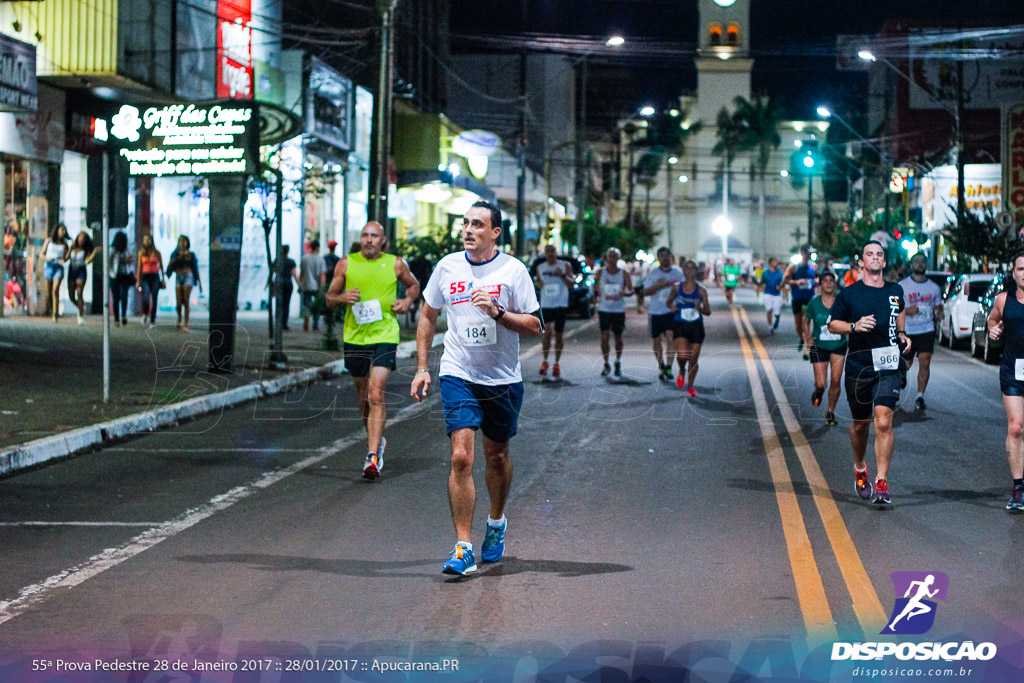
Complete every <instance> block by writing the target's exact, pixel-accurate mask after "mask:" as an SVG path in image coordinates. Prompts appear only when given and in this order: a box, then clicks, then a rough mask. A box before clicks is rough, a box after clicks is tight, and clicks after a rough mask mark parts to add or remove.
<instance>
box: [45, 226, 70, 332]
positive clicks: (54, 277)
mask: <svg viewBox="0 0 1024 683" xmlns="http://www.w3.org/2000/svg"><path fill="white" fill-rule="evenodd" d="M67 260H68V229H67V228H66V227H65V226H64V224H63V223H58V224H57V227H56V228H54V229H53V232H51V233H50V236H49V237H47V238H46V241H45V242H43V262H44V264H45V265H44V266H43V278H44V279H45V280H46V301H47V302H48V303H49V304H50V315H51V316H52V317H53V322H57V317H58V316H59V314H60V281H61V280H63V279H64V262H65V261H67Z"/></svg>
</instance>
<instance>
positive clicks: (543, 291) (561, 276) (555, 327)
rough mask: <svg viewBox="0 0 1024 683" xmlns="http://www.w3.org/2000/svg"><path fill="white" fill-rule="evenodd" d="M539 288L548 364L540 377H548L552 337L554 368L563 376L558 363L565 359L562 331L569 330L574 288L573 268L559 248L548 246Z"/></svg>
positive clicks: (539, 273)
mask: <svg viewBox="0 0 1024 683" xmlns="http://www.w3.org/2000/svg"><path fill="white" fill-rule="evenodd" d="M536 281H537V286H538V287H540V308H541V311H542V312H543V314H544V323H545V324H544V340H543V341H542V342H541V352H542V353H543V354H544V361H543V362H542V363H541V364H540V374H541V375H547V374H548V351H550V350H551V336H552V333H554V337H555V367H554V368H552V369H551V374H552V376H554V377H560V376H561V374H562V370H561V368H560V367H559V366H558V361H559V360H560V359H561V358H562V332H563V331H564V330H565V316H566V315H567V314H568V312H569V288H570V287H572V285H573V272H572V265H571V264H569V262H567V261H562V260H560V259H559V258H558V252H557V251H555V245H553V244H549V245H547V246H546V247H544V261H543V262H541V263H540V264H539V265H538V266H537V280H536Z"/></svg>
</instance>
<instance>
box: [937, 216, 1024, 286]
mask: <svg viewBox="0 0 1024 683" xmlns="http://www.w3.org/2000/svg"><path fill="white" fill-rule="evenodd" d="M961 225H962V227H960V228H959V229H958V228H957V227H956V223H948V224H947V225H946V227H945V229H944V231H943V234H944V235H945V237H946V241H947V242H948V244H949V245H950V246H951V247H952V254H951V257H950V264H949V265H950V267H951V268H952V270H953V272H954V273H970V272H972V271H975V270H977V269H978V268H979V267H980V268H982V269H983V270H985V271H986V272H987V271H989V270H990V269H995V268H999V267H1001V266H1002V265H1003V264H1008V263H1009V261H1010V258H1011V257H1012V256H1013V255H1014V254H1015V253H1017V252H1018V251H1020V250H1021V249H1024V239H1022V238H1021V235H1020V233H1019V232H1017V231H1016V228H1010V229H1009V230H1004V229H1002V228H1000V227H999V225H998V224H997V223H996V217H995V213H994V212H993V211H992V210H991V209H986V210H985V211H984V213H979V212H977V211H965V212H964V215H963V223H962V224H961Z"/></svg>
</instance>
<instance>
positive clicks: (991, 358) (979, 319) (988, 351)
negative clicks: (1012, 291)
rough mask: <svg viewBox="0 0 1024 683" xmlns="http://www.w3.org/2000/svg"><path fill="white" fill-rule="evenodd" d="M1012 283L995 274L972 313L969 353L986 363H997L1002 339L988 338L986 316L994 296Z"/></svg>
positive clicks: (1008, 279)
mask: <svg viewBox="0 0 1024 683" xmlns="http://www.w3.org/2000/svg"><path fill="white" fill-rule="evenodd" d="M1008 284H1009V285H1012V284H1013V280H1012V279H1011V278H1010V277H1008V276H1006V275H1003V274H999V275H996V276H995V277H994V278H993V279H992V284H990V285H989V286H988V289H987V290H985V293H984V294H983V295H982V297H981V301H980V302H979V303H980V304H981V306H980V308H979V309H978V311H977V312H976V313H975V314H974V322H973V324H972V328H971V355H972V356H974V357H975V358H981V359H982V360H983V361H985V362H986V363H998V362H999V357H1000V355H1001V354H1002V352H1003V340H1002V339H989V336H988V317H989V316H990V315H991V314H992V307H993V306H994V305H995V303H996V296H997V295H998V294H999V293H1000V292H1003V291H1005V290H1006V286H1007V285H1008Z"/></svg>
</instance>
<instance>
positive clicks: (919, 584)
mask: <svg viewBox="0 0 1024 683" xmlns="http://www.w3.org/2000/svg"><path fill="white" fill-rule="evenodd" d="M889 578H891V579H892V584H893V587H894V588H895V589H896V604H895V605H894V606H893V608H892V614H891V615H890V616H889V623H888V624H887V625H886V627H885V628H883V629H882V631H881V633H883V634H898V635H904V636H911V635H915V636H916V635H920V634H922V633H927V632H928V630H929V629H931V627H932V625H933V624H934V623H935V610H936V607H937V605H936V603H935V601H934V600H931V599H929V598H938V599H939V600H943V601H945V599H946V591H947V590H949V577H948V576H946V575H945V574H943V573H942V572H893V573H892V574H890V575H889ZM901 595H902V596H903V597H899V596H901Z"/></svg>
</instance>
